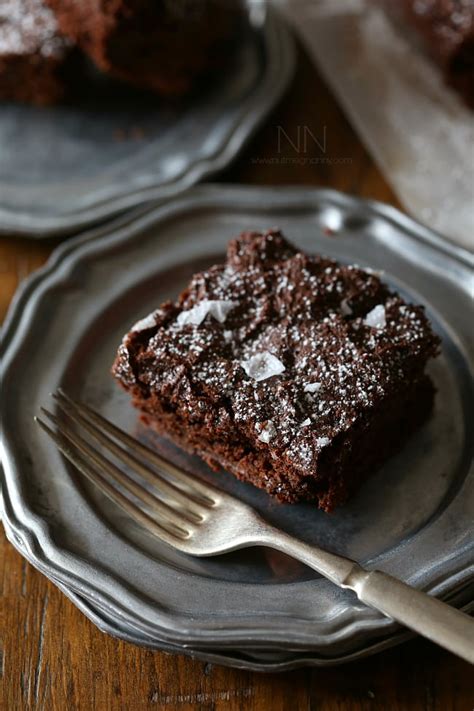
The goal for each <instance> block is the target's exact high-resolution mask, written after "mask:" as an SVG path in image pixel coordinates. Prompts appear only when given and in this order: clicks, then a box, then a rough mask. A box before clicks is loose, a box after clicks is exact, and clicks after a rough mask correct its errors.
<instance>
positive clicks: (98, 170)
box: [0, 13, 294, 237]
mask: <svg viewBox="0 0 474 711" xmlns="http://www.w3.org/2000/svg"><path fill="white" fill-rule="evenodd" d="M251 17H255V13H253V15H251ZM257 20H258V18H257V19H256V20H255V24H258V22H257ZM260 22H262V23H263V24H262V26H261V27H256V28H254V29H249V30H248V32H247V33H243V34H242V41H241V44H240V46H239V48H238V50H237V55H236V57H235V60H234V62H233V63H232V65H231V66H229V68H228V69H226V71H225V72H224V74H223V76H222V77H221V78H220V79H219V81H218V82H214V84H212V85H211V86H208V87H207V88H206V89H205V90H200V91H199V93H196V94H195V95H194V96H193V97H191V98H190V99H189V100H187V101H183V102H181V103H179V102H175V103H170V102H164V101H160V100H159V99H156V98H154V97H150V96H148V95H144V94H140V93H138V92H132V91H127V90H126V89H125V88H124V87H123V86H121V87H119V88H118V87H117V86H116V85H115V84H113V83H112V82H110V80H107V79H105V80H104V79H103V78H101V77H99V76H91V80H90V82H89V83H88V94H87V96H84V97H82V98H80V99H78V100H77V102H76V103H75V104H74V105H73V106H72V105H71V106H62V107H54V108H48V109H46V108H34V107H30V106H19V105H14V104H3V105H2V106H1V107H0V232H6V233H18V234H24V235H29V236H32V237H47V236H50V235H53V234H60V233H68V232H69V233H70V232H73V231H78V230H79V229H80V228H82V227H84V226H85V225H90V224H92V223H94V222H97V221H99V220H104V219H105V218H108V217H110V216H111V215H114V214H116V213H118V212H120V211H123V210H125V209H126V208H129V207H131V206H134V205H139V204H142V203H144V202H146V201H147V200H157V199H163V198H167V197H169V196H170V195H174V194H176V193H178V192H180V191H182V190H183V189H184V188H186V187H189V186H190V185H193V184H194V183H196V182H198V181H199V180H201V179H203V178H205V177H207V176H209V175H211V174H213V173H216V172H217V171H219V170H222V169H223V168H225V167H226V166H227V165H228V164H229V163H230V162H231V161H232V160H233V159H234V158H235V156H236V155H237V153H238V152H239V150H240V149H241V148H242V145H243V144H244V142H245V141H246V140H247V139H248V138H249V136H250V135H251V134H252V132H253V131H254V130H255V128H256V127H257V126H258V124H259V123H260V122H261V121H262V120H263V118H264V117H265V116H266V114H267V113H268V111H269V110H270V109H271V108H272V107H273V106H274V104H275V103H276V102H277V101H278V99H279V98H280V96H281V95H282V93H283V91H284V89H285V88H286V86H287V84H288V82H289V80H290V78H291V76H292V74H293V69H294V45H293V41H292V38H291V35H290V34H289V31H288V30H287V28H286V26H285V24H284V23H283V21H282V20H280V19H279V18H278V16H276V15H275V14H274V13H268V14H267V15H266V16H265V15H264V16H262V17H261V18H260Z"/></svg>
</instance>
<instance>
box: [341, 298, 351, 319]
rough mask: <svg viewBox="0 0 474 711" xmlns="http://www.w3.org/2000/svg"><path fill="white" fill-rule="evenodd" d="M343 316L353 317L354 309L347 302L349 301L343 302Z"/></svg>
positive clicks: (344, 300)
mask: <svg viewBox="0 0 474 711" xmlns="http://www.w3.org/2000/svg"><path fill="white" fill-rule="evenodd" d="M341 314H342V315H343V316H351V315H352V309H351V307H350V306H349V302H348V301H347V299H343V300H342V301H341Z"/></svg>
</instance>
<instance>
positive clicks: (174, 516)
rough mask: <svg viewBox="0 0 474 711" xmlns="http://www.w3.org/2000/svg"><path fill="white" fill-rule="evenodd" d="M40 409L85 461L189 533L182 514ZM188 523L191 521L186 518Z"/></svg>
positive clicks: (180, 530) (181, 532) (50, 414)
mask: <svg viewBox="0 0 474 711" xmlns="http://www.w3.org/2000/svg"><path fill="white" fill-rule="evenodd" d="M41 411H42V412H43V413H44V414H45V415H46V416H47V417H48V418H49V419H50V420H51V421H52V422H53V423H54V424H55V425H56V428H57V430H58V432H59V434H60V435H62V436H63V437H65V438H66V439H67V440H68V441H69V442H70V443H71V444H73V445H74V446H75V447H76V448H77V449H78V450H79V452H80V453H81V454H82V455H84V457H85V459H86V461H87V459H92V461H93V462H94V463H95V464H96V465H97V466H98V467H99V468H100V469H103V470H105V471H106V472H107V474H109V476H110V477H111V478H112V479H113V480H114V481H115V482H116V483H118V484H120V485H121V486H123V487H124V488H125V489H127V491H129V492H130V493H131V494H133V495H134V496H136V497H137V498H138V499H140V501H142V502H143V503H144V504H147V505H148V506H150V507H151V508H153V509H154V510H155V511H157V512H158V513H159V514H160V515H162V516H165V518H166V519H167V523H168V522H169V523H170V524H171V525H172V526H173V528H174V529H175V530H177V531H179V533H180V535H181V537H183V536H185V537H186V536H188V535H189V531H187V530H186V529H185V528H183V523H184V522H183V518H184V516H183V515H181V513H180V512H178V511H177V510H176V509H173V508H171V506H168V504H165V503H164V502H163V501H160V500H159V499H157V498H156V497H155V496H153V495H152V494H150V493H149V492H148V491H147V490H146V489H144V488H143V487H142V486H141V485H140V484H137V482H135V481H134V480H133V479H131V478H130V477H129V476H127V474H125V473H124V472H122V471H121V470H120V469H119V468H118V467H117V466H115V464H113V463H112V462H111V461H109V460H108V459H107V458H106V457H104V456H103V455H102V454H101V453H100V452H98V451H96V450H95V449H94V448H93V447H92V446H91V445H90V444H89V443H88V442H86V440H85V439H84V438H83V437H81V435H79V434H78V433H77V432H75V431H74V430H73V429H71V428H70V427H69V426H68V425H67V424H66V423H64V422H60V421H59V420H58V419H57V418H56V417H55V416H54V415H53V414H52V413H50V412H48V410H45V408H43V407H42V408H41ZM188 523H192V522H191V521H190V520H189V519H188Z"/></svg>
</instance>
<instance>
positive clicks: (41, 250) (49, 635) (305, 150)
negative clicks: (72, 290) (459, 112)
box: [0, 50, 474, 711]
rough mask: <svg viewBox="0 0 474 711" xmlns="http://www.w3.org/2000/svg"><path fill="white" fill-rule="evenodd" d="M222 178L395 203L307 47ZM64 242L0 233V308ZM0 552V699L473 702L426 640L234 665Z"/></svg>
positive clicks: (55, 703)
mask: <svg viewBox="0 0 474 711" xmlns="http://www.w3.org/2000/svg"><path fill="white" fill-rule="evenodd" d="M117 128H118V129H119V128H120V127H119V126H118V127H117ZM298 131H299V134H298ZM298 139H299V140H298ZM305 140H306V145H305ZM220 179H221V180H224V181H226V182H246V183H253V184H275V185H282V184H304V185H317V186H325V187H332V188H337V189H340V190H343V191H346V192H349V193H353V194H356V195H361V196H364V197H371V198H376V199H379V200H383V201H386V202H390V203H392V204H394V205H397V206H398V202H397V200H396V198H395V196H394V194H393V193H392V191H391V189H390V187H389V186H388V184H387V182H386V181H385V179H384V178H383V177H382V175H381V174H380V172H379V171H378V169H377V167H376V166H375V165H374V163H373V161H372V160H371V158H370V157H369V155H368V153H367V152H366V150H365V149H364V147H363V146H362V145H361V143H360V141H359V140H358V138H357V136H356V134H355V133H354V131H353V129H352V128H351V126H350V125H349V124H348V122H347V120H346V118H345V117H344V114H343V112H342V110H341V109H340V108H339V107H338V105H337V104H336V102H335V100H334V99H333V98H332V96H331V94H330V92H329V91H328V89H327V88H326V86H325V85H324V83H323V82H322V80H321V79H320V77H319V76H318V75H317V73H316V71H315V70H314V68H313V67H312V65H311V64H310V62H309V60H308V58H307V57H306V56H305V54H304V52H303V51H302V50H300V52H299V62H298V71H297V75H296V77H295V79H294V82H293V84H292V86H291V88H290V90H289V91H288V93H287V95H286V96H285V97H284V99H283V101H282V102H281V104H280V106H279V107H277V109H276V110H275V111H274V112H273V114H272V115H271V116H270V117H269V118H268V119H267V121H266V123H265V125H264V126H262V127H261V129H260V130H259V131H258V132H257V134H256V136H255V137H254V138H253V139H252V141H251V142H250V144H249V145H248V146H247V147H246V149H245V150H244V151H243V153H242V154H241V156H240V157H239V159H238V160H237V161H236V162H235V163H234V165H233V166H232V167H231V168H229V169H228V170H227V171H226V173H225V174H224V175H222V176H220ZM57 243H58V240H47V241H35V240H27V239H18V238H2V239H1V240H0V312H1V314H0V317H2V318H3V316H4V315H5V313H6V311H7V308H8V304H9V302H10V300H11V297H12V296H13V293H14V291H15V289H16V288H17V286H18V284H19V283H20V282H21V280H22V279H24V277H25V276H26V275H27V274H28V273H30V272H31V271H33V270H34V269H36V268H38V267H39V266H40V265H41V264H42V263H43V262H44V261H45V260H46V259H47V257H48V255H49V254H50V252H51V250H52V249H53V247H54V246H55V244H57ZM0 551H1V554H2V555H1V557H0V566H1V568H0V580H1V586H2V590H1V595H2V613H1V626H2V630H1V637H2V640H3V654H2V662H1V664H0V670H1V671H0V674H1V688H2V696H1V697H0V708H1V709H6V710H8V711H23V710H30V709H35V710H36V709H45V710H47V711H49V710H52V711H56V710H57V711H75V710H76V709H77V710H80V711H83V710H84V711H108V710H109V709H110V710H115V709H121V710H122V709H123V710H127V711H128V710H131V711H135V710H137V711H139V710H141V709H167V710H172V709H179V711H188V710H189V709H203V710H209V711H211V710H212V711H221V710H225V711H234V710H237V709H242V710H244V709H245V711H254V710H255V711H267V710H268V711H280V710H282V711H283V710H284V709H289V710H291V711H297V710H299V709H302V710H303V709H304V710H306V709H308V710H309V709H311V710H314V711H405V710H406V709H416V710H417V711H418V710H419V711H422V710H423V711H470V710H471V709H473V708H474V690H473V679H474V674H473V670H472V668H470V667H469V665H468V664H466V663H464V662H461V661H460V660H458V659H456V658H455V657H454V656H452V655H451V654H449V653H447V652H444V651H441V650H440V649H438V648H436V647H435V646H434V645H432V644H430V643H428V642H425V641H422V640H414V641H412V642H408V643H406V644H404V645H401V646H399V647H397V648H394V649H392V650H389V651H387V652H384V653H382V654H379V655H377V656H374V657H370V658H368V659H365V660H362V661H359V662H356V663H352V664H347V665H344V666H342V667H336V668H330V669H304V670H300V671H296V672H291V673H284V674H277V675H270V674H259V673H251V672H245V671H237V670H232V669H227V668H224V667H218V666H212V665H209V664H204V663H202V662H199V661H196V660H192V659H190V658H188V657H185V656H174V655H168V654H165V653H158V652H150V651H146V650H143V649H139V648H136V647H134V646H132V645H130V644H126V643H124V642H120V641H117V640H115V639H113V638H111V637H108V636H106V635H104V634H103V633H101V632H99V631H98V630H97V629H96V628H95V627H94V626H93V625H92V623H90V622H89V621H88V620H87V619H86V618H85V617H84V616H83V615H82V614H81V613H80V612H79V611H78V610H77V609H76V608H75V607H74V606H73V605H72V603H70V602H69V601H68V600H67V599H66V597H65V596H64V595H63V594H62V593H60V592H59V591H58V590H57V588H55V586H54V585H52V584H51V583H50V582H49V581H48V580H47V579H46V578H44V577H43V576H42V575H40V574H39V573H38V572H37V571H36V570H34V568H32V567H31V566H30V565H29V564H28V563H27V562H26V561H25V560H24V559H23V558H22V557H21V556H20V555H19V554H18V553H17V552H16V551H15V550H14V549H13V547H12V546H11V545H9V544H8V543H7V541H6V540H5V538H4V537H3V534H2V538H1V541H0ZM2 699H3V702H2Z"/></svg>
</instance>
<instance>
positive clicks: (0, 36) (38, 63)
mask: <svg viewBox="0 0 474 711" xmlns="http://www.w3.org/2000/svg"><path fill="white" fill-rule="evenodd" d="M71 55H72V47H71V44H70V42H69V41H68V40H65V39H64V38H63V37H61V35H60V34H59V31H58V25H57V22H56V19H55V17H54V15H53V13H52V12H51V10H50V9H49V8H48V7H47V6H46V5H45V3H44V2H43V0H2V2H0V100H4V101H20V102H27V103H33V104H40V105H41V104H55V103H57V102H58V101H59V100H60V99H62V97H63V95H64V93H65V89H66V83H67V82H66V76H65V71H64V70H65V67H66V64H67V63H68V62H69V60H70V58H71Z"/></svg>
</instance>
